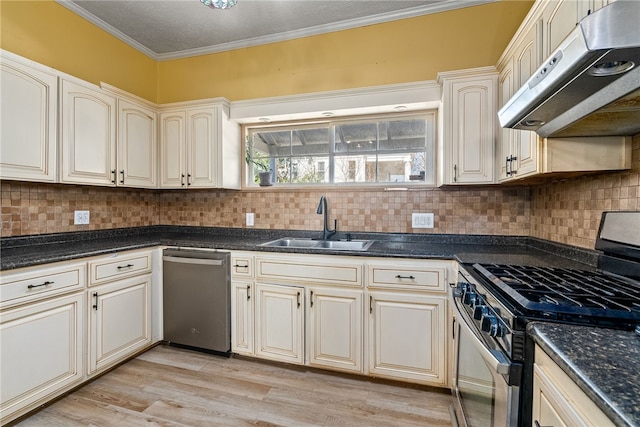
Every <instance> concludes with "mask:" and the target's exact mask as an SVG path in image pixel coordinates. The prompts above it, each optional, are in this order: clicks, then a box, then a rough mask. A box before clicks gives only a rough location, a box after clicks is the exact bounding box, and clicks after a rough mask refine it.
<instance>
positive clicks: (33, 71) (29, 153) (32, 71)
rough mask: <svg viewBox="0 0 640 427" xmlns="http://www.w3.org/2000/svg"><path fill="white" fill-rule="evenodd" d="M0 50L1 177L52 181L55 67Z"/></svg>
mask: <svg viewBox="0 0 640 427" xmlns="http://www.w3.org/2000/svg"><path fill="white" fill-rule="evenodd" d="M0 53H1V55H0V87H2V97H1V105H0V123H2V126H0V178H1V179H15V180H20V181H39V182H54V181H55V180H56V179H57V159H56V156H57V141H58V139H57V132H58V126H57V123H58V104H57V102H58V78H57V76H56V74H55V71H54V70H50V69H48V68H46V67H44V66H41V65H40V64H37V63H34V62H32V61H28V60H26V59H24V58H21V57H19V56H17V55H13V54H10V53H8V52H6V51H0Z"/></svg>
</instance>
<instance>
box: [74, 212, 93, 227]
mask: <svg viewBox="0 0 640 427" xmlns="http://www.w3.org/2000/svg"><path fill="white" fill-rule="evenodd" d="M89 216H90V214H89V211H74V212H73V224H74V225H85V224H89Z"/></svg>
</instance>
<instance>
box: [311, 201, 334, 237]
mask: <svg viewBox="0 0 640 427" xmlns="http://www.w3.org/2000/svg"><path fill="white" fill-rule="evenodd" d="M316 213H317V214H318V215H322V214H324V228H323V229H322V240H328V239H329V238H331V236H333V235H334V234H336V228H337V227H338V220H337V219H334V220H333V230H329V225H328V224H327V216H328V214H327V198H326V197H324V196H320V203H318V210H317V211H316Z"/></svg>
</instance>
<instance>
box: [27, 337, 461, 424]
mask: <svg viewBox="0 0 640 427" xmlns="http://www.w3.org/2000/svg"><path fill="white" fill-rule="evenodd" d="M451 399H452V398H451V396H450V395H449V394H448V393H446V392H445V391H440V390H438V389H430V388H426V387H420V386H412V385H405V384H402V383H396V382H390V381H371V380H368V379H366V378H364V377H363V378H360V377H357V376H351V375H341V374H335V373H331V372H326V371H321V370H318V369H306V368H303V367H289V366H287V365H281V364H273V363H268V362H264V361H256V360H251V359H246V358H230V359H227V358H224V357H219V356H213V355H209V354H204V353H199V352H194V351H189V350H183V349H177V348H174V347H168V346H164V345H161V346H157V347H154V348H153V349H151V350H149V351H148V352H146V353H144V354H142V355H140V356H138V357H137V358H135V359H133V360H131V361H130V362H128V363H126V364H124V365H122V366H120V367H118V368H117V369H115V370H114V371H112V372H109V373H108V374H106V375H104V376H102V377H101V378H98V379H97V380H95V381H93V382H91V383H90V384H88V385H86V386H84V387H83V388H81V389H79V390H77V391H76V392H74V393H72V394H70V395H68V396H66V397H64V398H63V399H61V400H59V401H58V402H55V403H54V404H52V405H50V406H48V407H46V408H44V409H43V410H41V411H40V412H37V413H36V414H34V415H32V416H31V417H29V418H27V419H25V420H23V421H22V422H21V423H19V424H18V425H19V426H20V427H30V426H38V427H40V426H47V427H50V426H54V427H55V426H64V427H70V426H138V425H144V426H260V427H267V426H295V427H302V426H367V427H371V426H385V427H386V426H389V427H392V426H402V427H408V426H450V425H451V421H450V418H449V410H448V407H449V404H450V403H451Z"/></svg>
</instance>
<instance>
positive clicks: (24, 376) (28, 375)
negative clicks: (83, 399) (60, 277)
mask: <svg viewBox="0 0 640 427" xmlns="http://www.w3.org/2000/svg"><path fill="white" fill-rule="evenodd" d="M82 305H83V294H82V293H76V294H72V295H67V296H64V297H59V298H54V299H50V300H47V301H45V302H40V303H33V304H30V305H27V306H22V308H16V309H12V310H6V311H3V312H2V313H1V314H0V343H1V344H2V345H0V355H1V358H0V360H1V362H0V402H2V403H0V413H1V414H2V419H1V420H0V422H1V423H2V424H4V423H5V422H7V421H9V420H11V419H13V418H16V417H18V416H20V415H22V414H24V413H26V412H27V411H28V410H30V409H33V408H35V407H37V406H38V405H39V404H41V403H43V402H45V401H46V400H49V399H51V397H53V396H55V395H57V394H60V393H61V392H62V391H64V390H67V389H69V388H71V387H72V386H73V385H75V384H78V383H80V382H81V381H82V379H83V369H82V361H83V358H82V357H83V356H82V355H83V345H82V342H83V340H82V334H83V330H84V327H83V315H82V312H83V311H82V309H81V307H82Z"/></svg>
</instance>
